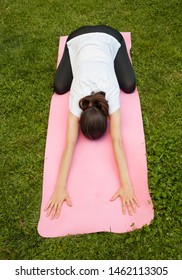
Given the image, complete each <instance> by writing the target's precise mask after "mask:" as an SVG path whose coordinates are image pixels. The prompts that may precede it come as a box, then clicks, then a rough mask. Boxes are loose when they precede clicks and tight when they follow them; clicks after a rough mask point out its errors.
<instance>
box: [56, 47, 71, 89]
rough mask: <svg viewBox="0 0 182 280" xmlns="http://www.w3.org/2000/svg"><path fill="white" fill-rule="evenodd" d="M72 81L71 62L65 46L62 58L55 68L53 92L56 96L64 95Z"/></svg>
mask: <svg viewBox="0 0 182 280" xmlns="http://www.w3.org/2000/svg"><path fill="white" fill-rule="evenodd" d="M72 80H73V74H72V69H71V62H70V57H69V52H68V47H67V45H65V48H64V52H63V56H62V58H61V61H60V63H59V65H58V67H57V70H56V74H55V78H54V91H55V92H56V93H57V94H64V93H66V92H68V91H69V90H70V87H71V83H72Z"/></svg>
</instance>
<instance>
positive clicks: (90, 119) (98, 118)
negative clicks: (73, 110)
mask: <svg viewBox="0 0 182 280" xmlns="http://www.w3.org/2000/svg"><path fill="white" fill-rule="evenodd" d="M79 106H80V108H81V109H82V110H83V112H82V114H81V117H80V129H81V131H82V133H83V134H84V136H85V137H87V138H89V139H92V140H96V139H99V138H100V137H102V136H103V135H104V133H105V132H106V129H107V117H108V110H109V106H108V102H107V101H106V99H105V93H104V92H102V91H100V92H97V93H92V94H91V95H88V96H86V97H84V98H82V99H81V100H80V102H79Z"/></svg>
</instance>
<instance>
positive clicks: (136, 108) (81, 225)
mask: <svg viewBox="0 0 182 280" xmlns="http://www.w3.org/2000/svg"><path fill="white" fill-rule="evenodd" d="M122 35H123V37H124V39H125V42H126V45H127V49H128V52H129V50H130V48H131V37H130V33H129V32H124V33H122ZM66 38H67V37H66V36H63V37H61V38H60V44H59V54H58V63H59V61H60V59H61V56H62V53H63V49H64V46H65V42H66ZM60 78H61V77H60ZM68 102H69V93H67V94H65V95H62V96H60V95H57V94H53V96H52V100H51V106H50V114H49V123H48V132H47V140H46V150H45V158H44V176H43V192H42V205H41V213H40V220H39V224H38V233H39V234H40V235H41V236H43V237H58V236H66V235H75V234H86V233H93V232H113V233H124V232H129V231H132V230H135V229H139V228H141V227H143V226H144V225H146V224H149V223H150V221H151V220H152V219H153V217H154V211H153V204H152V201H151V198H150V195H149V191H148V181H147V163H146V149H145V139H144V131H143V123H142V114H141V108H140V100H139V95H138V91H137V89H136V90H135V92H134V93H132V94H125V93H123V92H122V91H121V118H122V138H123V144H124V149H125V153H126V159H127V163H128V168H129V174H130V178H131V182H132V184H133V189H134V192H135V195H136V197H137V198H138V200H139V203H140V208H137V213H136V214H134V215H133V216H130V215H129V214H128V213H127V214H126V215H123V214H122V209H121V200H120V199H119V198H118V199H117V200H115V201H112V202H111V201H110V199H111V197H112V196H113V195H114V193H115V192H116V190H117V189H118V188H119V187H120V180H119V174H118V170H117V165H116V162H115V158H114V153H113V148H112V143H111V139H110V134H109V126H108V130H107V133H106V135H105V136H104V137H103V138H101V139H99V140H96V141H91V140H88V139H86V138H85V137H84V136H83V135H82V134H81V133H80V135H79V139H78V142H77V146H76V149H75V153H74V157H73V162H72V166H71V169H70V173H69V177H68V181H67V190H68V193H69V195H70V197H71V201H72V204H73V206H72V207H69V206H67V204H66V203H65V202H64V204H63V206H62V210H61V215H60V217H59V219H54V220H51V219H50V218H47V217H46V212H45V211H43V209H44V208H45V205H46V204H47V202H48V200H49V198H50V196H51V194H52V192H53V190H54V187H55V183H56V179H57V174H58V169H59V164H60V160H61V155H62V152H63V148H64V142H65V134H66V120H67V115H68Z"/></svg>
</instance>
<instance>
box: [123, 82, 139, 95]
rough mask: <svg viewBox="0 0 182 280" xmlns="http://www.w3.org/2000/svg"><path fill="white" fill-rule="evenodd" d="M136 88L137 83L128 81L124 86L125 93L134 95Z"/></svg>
mask: <svg viewBox="0 0 182 280" xmlns="http://www.w3.org/2000/svg"><path fill="white" fill-rule="evenodd" d="M135 88H136V81H135V80H133V81H127V83H126V84H125V85H124V86H123V91H124V92H125V93H132V92H134V90H135Z"/></svg>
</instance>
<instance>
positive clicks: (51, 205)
mask: <svg viewBox="0 0 182 280" xmlns="http://www.w3.org/2000/svg"><path fill="white" fill-rule="evenodd" d="M53 207H54V204H53V203H52V202H51V203H50V205H49V208H48V209H47V214H46V216H47V217H49V216H50V214H51V212H52V209H53Z"/></svg>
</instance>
